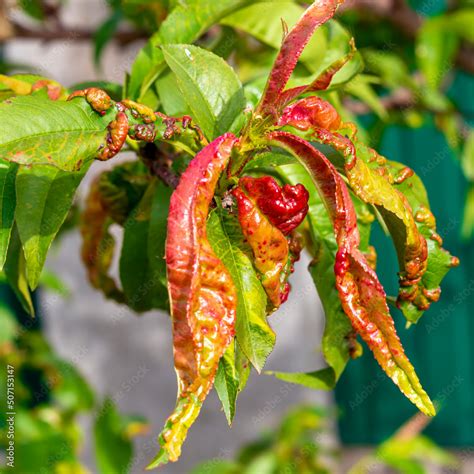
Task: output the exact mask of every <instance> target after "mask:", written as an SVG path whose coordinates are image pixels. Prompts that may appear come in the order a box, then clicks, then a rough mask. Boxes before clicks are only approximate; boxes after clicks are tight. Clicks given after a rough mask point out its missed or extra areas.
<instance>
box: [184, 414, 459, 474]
mask: <svg viewBox="0 0 474 474" xmlns="http://www.w3.org/2000/svg"><path fill="white" fill-rule="evenodd" d="M426 420H427V419H426V417H425V416H424V415H417V416H416V417H414V418H413V419H412V420H409V421H408V422H407V423H405V425H403V426H402V427H401V428H400V429H399V430H398V431H397V432H396V433H395V434H394V435H392V436H391V437H390V438H388V439H387V440H385V441H384V442H383V443H382V444H381V445H379V446H377V447H376V448H375V450H374V451H373V452H372V453H370V454H368V455H367V456H364V457H362V458H361V459H359V460H358V461H357V462H356V463H355V464H354V465H353V466H352V467H351V468H350V470H349V471H348V472H349V474H366V473H370V472H374V470H375V469H379V468H383V467H387V468H391V469H392V470H393V472H399V473H400V474H411V473H413V474H415V473H416V474H425V473H426V474H428V473H429V472H432V469H433V468H435V467H447V468H454V467H456V466H457V463H456V460H455V458H454V457H453V456H452V455H451V454H449V453H447V452H446V451H444V450H443V449H442V448H440V447H439V446H437V445H436V443H434V442H433V441H432V440H431V439H429V438H428V437H426V436H424V435H423V434H421V431H422V430H423V429H424V427H425V426H426V424H427V421H426ZM329 421H330V416H329V413H327V412H325V411H324V409H322V408H318V407H311V406H299V407H297V408H294V409H293V410H291V411H290V412H289V413H287V414H286V416H285V417H284V418H283V420H282V421H281V422H280V426H278V427H277V429H276V430H273V431H271V432H268V433H263V434H262V436H261V437H260V438H259V439H257V440H256V441H254V442H251V443H249V444H247V445H245V446H243V447H242V448H241V449H240V451H239V453H237V455H236V457H235V460H233V461H230V460H226V459H220V458H216V459H212V460H209V461H205V462H203V463H202V464H200V465H198V466H197V467H195V468H194V469H193V470H192V471H191V474H205V473H216V474H251V473H254V472H258V473H259V474H283V473H288V474H299V473H305V474H326V473H328V472H334V471H335V470H336V469H335V468H336V466H337V464H338V461H339V460H340V459H339V455H340V453H338V452H337V451H336V449H334V448H333V449H331V447H330V446H329V445H328V442H327V439H326V438H325V437H327V435H328V434H329V433H328V426H329ZM391 472H392V471H391Z"/></svg>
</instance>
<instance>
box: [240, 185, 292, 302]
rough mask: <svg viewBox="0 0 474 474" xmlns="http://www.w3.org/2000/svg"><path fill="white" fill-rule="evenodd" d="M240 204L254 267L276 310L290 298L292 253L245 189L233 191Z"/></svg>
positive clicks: (277, 230)
mask: <svg viewBox="0 0 474 474" xmlns="http://www.w3.org/2000/svg"><path fill="white" fill-rule="evenodd" d="M232 194H233V195H234V197H235V198H236V200H237V207H238V213H239V222H240V226H241V228H242V233H243V234H244V237H245V238H246V239H247V242H248V243H249V245H250V247H251V248H252V251H253V254H254V259H255V260H254V262H255V267H256V269H257V270H258V272H259V273H260V274H261V278H262V285H263V287H264V289H265V291H266V293H267V296H268V299H269V300H270V302H271V303H272V305H273V307H275V308H278V307H279V306H280V305H281V304H282V302H283V300H284V299H285V298H287V297H288V291H289V287H287V282H286V279H287V276H288V272H287V269H288V262H289V258H290V249H289V245H288V241H287V239H286V237H285V236H284V235H283V233H282V232H281V231H280V230H279V229H278V228H277V227H275V226H274V225H273V224H272V223H271V222H270V220H269V219H268V218H267V217H266V215H265V214H264V213H263V212H262V211H261V210H260V209H259V207H258V206H257V203H256V202H255V201H254V200H253V199H251V198H250V197H249V196H248V195H247V194H246V193H245V192H244V190H243V189H242V188H240V187H238V188H235V189H234V190H233V191H232Z"/></svg>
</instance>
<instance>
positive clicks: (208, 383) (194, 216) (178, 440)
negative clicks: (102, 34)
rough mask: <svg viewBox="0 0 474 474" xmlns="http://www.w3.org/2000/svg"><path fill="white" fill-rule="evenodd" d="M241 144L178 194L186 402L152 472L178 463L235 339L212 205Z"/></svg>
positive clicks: (176, 258) (225, 143) (175, 280)
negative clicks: (210, 230)
mask: <svg viewBox="0 0 474 474" xmlns="http://www.w3.org/2000/svg"><path fill="white" fill-rule="evenodd" d="M236 142H237V138H236V137H235V136H234V135H232V134H230V133H229V134H226V135H223V136H222V137H219V138H218V139H217V140H215V141H214V142H212V143H211V144H210V145H208V146H207V147H205V148H204V149H203V150H202V151H201V152H199V153H198V154H197V155H196V156H195V157H194V159H193V160H192V161H191V163H190V164H189V166H188V168H187V169H186V171H185V172H184V173H183V174H182V176H181V180H180V182H179V185H178V187H177V188H176V190H175V191H174V193H173V195H172V196H171V202H170V207H169V217H168V234H167V241H166V266H167V275H168V290H169V294H170V303H171V315H172V321H173V344H174V359H175V368H176V372H177V374H178V385H179V390H178V401H177V405H176V408H175V410H174V412H173V414H172V415H171V416H170V418H169V419H168V421H167V423H166V425H165V428H164V429H163V431H162V433H161V435H160V438H159V442H160V450H159V452H158V454H157V456H156V457H155V459H154V460H153V461H152V462H151V464H150V465H149V466H148V468H147V469H153V468H155V467H158V466H160V465H161V464H164V463H166V462H168V461H176V460H177V459H178V458H179V455H180V453H181V445H182V444H183V442H184V440H185V438H186V435H187V431H188V429H189V427H190V426H191V425H192V424H193V422H194V420H195V419H196V417H197V416H198V415H199V412H200V410H201V405H202V403H203V401H204V400H205V398H206V396H207V394H208V393H209V391H210V389H211V388H212V385H213V383H214V378H215V375H216V371H217V368H218V366H219V360H220V359H221V357H222V355H223V354H224V353H225V351H226V350H227V347H228V346H229V344H230V343H231V342H232V340H233V338H234V335H235V327H234V326H235V315H236V309H237V292H236V289H235V286H234V284H233V281H232V277H231V276H230V274H229V272H228V270H227V269H226V267H225V266H224V264H223V263H222V261H221V260H220V259H219V258H218V257H217V255H216V254H215V252H214V250H213V249H212V247H211V244H210V243H209V240H208V237H207V219H208V214H209V207H210V205H211V202H212V200H213V197H214V193H215V190H216V186H217V181H218V179H219V177H220V175H221V173H222V172H223V171H224V169H225V168H226V166H227V164H228V161H229V159H230V155H231V152H232V148H233V147H234V145H235V144H236Z"/></svg>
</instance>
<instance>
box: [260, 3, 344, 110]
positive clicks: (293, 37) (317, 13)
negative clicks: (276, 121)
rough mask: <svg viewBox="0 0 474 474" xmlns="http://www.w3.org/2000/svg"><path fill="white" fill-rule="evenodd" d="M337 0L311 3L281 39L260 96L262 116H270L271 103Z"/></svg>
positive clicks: (278, 96) (330, 13)
mask: <svg viewBox="0 0 474 474" xmlns="http://www.w3.org/2000/svg"><path fill="white" fill-rule="evenodd" d="M339 3H340V1H339V0H325V1H323V2H314V3H313V4H312V5H311V6H309V7H308V8H307V9H306V11H305V12H304V14H303V16H302V17H301V18H300V20H299V21H298V22H297V24H296V25H295V26H294V27H293V29H292V30H291V31H290V32H289V33H288V34H287V35H286V36H285V38H284V40H283V44H282V46H281V48H280V52H279V53H278V56H277V58H276V60H275V64H274V66H273V68H272V71H271V72H270V77H269V78H268V82H267V85H266V88H265V91H264V93H263V97H262V100H261V102H260V104H259V107H258V110H259V111H261V112H263V113H264V114H272V113H273V108H274V107H275V104H277V103H278V100H279V99H280V95H281V93H282V92H283V90H284V88H285V86H286V84H287V83H288V80H289V79H290V76H291V74H292V73H293V70H294V69H295V66H296V64H297V62H298V59H299V58H300V56H301V53H302V51H303V50H304V48H305V46H306V45H307V44H308V41H309V40H310V37H311V35H312V34H313V32H314V31H315V30H316V28H318V27H319V26H321V25H322V24H323V23H325V22H326V21H328V20H329V19H330V18H331V17H332V16H333V15H334V13H335V11H336V8H337V6H338V5H339Z"/></svg>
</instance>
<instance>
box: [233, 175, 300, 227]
mask: <svg viewBox="0 0 474 474" xmlns="http://www.w3.org/2000/svg"><path fill="white" fill-rule="evenodd" d="M239 186H240V187H241V188H242V189H243V190H244V191H245V193H246V194H247V195H248V196H249V197H250V198H252V199H253V200H255V202H256V203H257V206H258V207H259V209H260V210H261V211H262V212H263V213H264V214H265V216H266V217H267V218H268V219H269V220H270V222H271V223H272V224H273V225H274V226H275V227H277V228H278V229H279V230H281V231H282V232H283V234H285V235H288V234H289V233H290V232H291V231H292V230H294V229H296V227H298V226H299V225H300V224H301V222H303V220H304V218H305V217H306V214H307V213H308V200H309V193H308V191H307V190H306V188H305V187H304V186H303V185H302V184H297V185H296V186H290V185H289V184H285V185H284V186H283V187H280V186H279V184H278V183H277V182H276V180H275V179H274V178H272V177H271V176H263V177H261V178H251V177H247V176H246V177H243V178H241V179H240V180H239Z"/></svg>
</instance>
